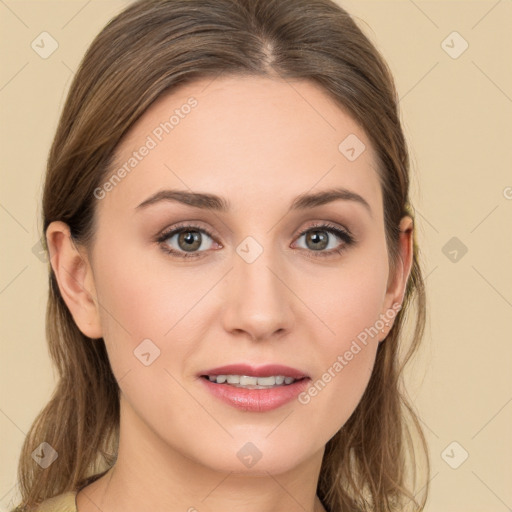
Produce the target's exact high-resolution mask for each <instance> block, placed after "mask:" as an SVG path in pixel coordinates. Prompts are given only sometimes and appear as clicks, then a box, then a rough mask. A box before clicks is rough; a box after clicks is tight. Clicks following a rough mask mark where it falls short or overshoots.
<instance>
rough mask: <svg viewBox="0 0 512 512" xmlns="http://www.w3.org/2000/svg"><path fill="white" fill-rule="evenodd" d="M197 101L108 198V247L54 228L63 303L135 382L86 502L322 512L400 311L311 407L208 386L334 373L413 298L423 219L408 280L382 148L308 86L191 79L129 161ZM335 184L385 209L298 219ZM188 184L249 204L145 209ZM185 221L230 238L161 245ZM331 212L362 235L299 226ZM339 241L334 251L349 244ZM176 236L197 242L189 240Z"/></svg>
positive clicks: (132, 138)
mask: <svg viewBox="0 0 512 512" xmlns="http://www.w3.org/2000/svg"><path fill="white" fill-rule="evenodd" d="M190 96H194V97H195V98H196V99H197V101H198V105H197V107H195V108H194V109H192V111H191V112H190V114H188V115H187V116H186V117H185V118H184V119H182V120H180V123H179V125H177V126H176V127H175V128H174V129H173V131H172V132H170V133H169V134H167V135H165V136H164V138H163V140H162V141H161V142H159V143H158V145H157V147H156V148H155V149H153V150H151V151H150V152H149V154H148V155H147V156H146V157H145V158H144V159H143V160H142V161H141V162H140V163H138V165H137V167H136V168H135V169H134V170H132V171H131V173H130V174H129V175H127V176H126V177H125V178H124V179H123V180H122V181H121V182H120V183H119V184H117V185H116V186H115V187H114V188H113V190H111V191H110V192H108V193H107V194H106V196H105V197H104V198H103V199H101V200H97V211H96V214H97V220H98V224H97V232H96V237H95V240H94V244H93V245H92V247H89V248H85V247H77V246H75V244H73V243H72V242H71V240H70V238H69V230H68V227H67V225H66V224H64V223H62V222H54V223H52V224H51V225H50V226H49V227H48V230H47V240H48V244H49V248H50V256H51V262H52V266H53V269H54V271H55V274H56V276H57V280H58V283H59V287H60V290H61V293H62V295H63V298H64V300H65V301H66V304H67V305H68V307H69V310H70V311H71V313H72V315H73V318H74V320H75V322H76V324H77V325H78V327H79V328H80V330H81V331H82V332H83V333H84V334H85V335H87V336H89V337H91V338H100V337H103V338H104V340H105V343H106V346H107V350H108V355H109V359H110V362H111V365H112V369H113V372H114V374H115V377H116V379H117V380H118V382H119V385H120V388H121V391H122V393H121V435H120V445H119V455H118V460H117V463H116V464H115V466H114V468H113V469H111V470H110V471H109V472H108V473H107V474H106V475H105V476H103V477H102V478H100V479H99V480H97V481H96V482H94V483H92V484H90V485H89V486H87V487H85V488H84V489H83V490H82V491H81V492H80V493H79V494H78V498H77V503H78V510H79V511H80V512H97V511H98V510H102V511H104V512H114V511H124V512H130V511H136V510H153V511H164V510H165V511H167V512H168V511H176V512H177V511H185V510H190V512H192V510H194V509H191V507H194V508H195V509H196V510H200V511H220V510H235V509H236V510H244V511H245V512H256V511H258V512H260V511H261V510H265V511H267V512H277V511H281V510H292V511H299V510H300V511H301V512H302V511H304V510H305V511H307V512H311V511H315V512H318V511H321V510H324V509H323V507H322V506H321V504H320V502H319V500H318V498H317V497H316V486H317V482H318V477H319V472H320V466H321V461H322V456H323V453H324V449H325V444H326V443H327V441H328V440H329V439H330V438H331V437H332V436H333V435H334V434H335V433H336V432H337V431H338V430H339V429H340V428H341V427H342V426H343V425H344V424H345V422H346V421H347V420H348V418H349V417H350V415H351V414H352V412H353V411H354V409H355V408H356V406H357V404H358V402H359V401H360V399H361V396H362V394H363V392H364V390H365V388H366V386H367V384H368V381H369V378H370V375H371V371H372V369H373V365H374V361H375V354H376V350H377V347H378V344H379V342H380V341H381V340H383V339H384V338H385V336H386V334H387V332H388V330H389V329H390V328H391V326H392V324H393V320H391V321H390V322H389V326H386V327H385V328H384V330H383V331H382V332H380V331H379V336H376V337H374V338H373V339H370V340H369V342H368V344H367V345H366V346H362V350H361V351H360V352H359V353H358V354H357V355H356V356H354V358H353V359H352V360H351V361H350V362H349V363H348V364H347V365H346V366H345V367H344V368H343V370H342V371H341V372H339V373H338V374H337V375H336V377H335V378H333V379H332V380H331V382H329V383H328V384H327V385H326V386H325V388H324V389H323V390H322V391H321V392H319V393H318V394H317V396H315V397H314V398H313V399H312V400H311V401H310V402H309V403H308V404H301V403H299V402H298V401H297V400H293V401H291V402H289V403H287V404H285V405H284V406H282V407H279V408H278V409H275V410H272V411H268V412H263V413H256V412H247V411H241V410H238V409H235V408H233V407H231V406H230V405H227V404H225V403H223V402H221V401H219V400H218V399H217V398H215V397H213V396H212V395H211V394H209V393H208V392H207V391H205V390H204V388H203V385H202V382H200V381H199V379H198V376H197V373H198V372H200V371H201V370H205V369H210V368H214V367H216V366H220V365H224V364H229V363H238V362H248V363H252V364H254V365H259V364H265V363H281V364H285V365H288V366H291V367H294V368H298V369H300V370H302V371H304V372H306V373H307V374H308V375H309V376H310V377H311V378H312V380H313V381H316V380H317V379H319V378H321V376H322V374H324V372H326V371H327V369H328V368H329V367H332V365H333V363H334V362H335V361H336V360H337V357H338V355H340V354H344V353H345V352H346V351H347V350H348V349H349V348H350V345H351V343H352V341H353V340H354V339H355V338H356V336H357V335H358V334H359V333H361V332H362V331H364V329H365V328H369V327H370V326H372V325H374V324H375V322H376V320H378V319H379V315H380V314H385V313H386V312H387V311H389V310H390V309H392V306H393V304H397V303H398V304H401V303H402V300H403V296H404V292H405V286H406V282H407V279H408V277H409V273H410V269H411V262H412V220H411V219H410V218H409V217H404V219H402V223H401V226H400V228H401V231H402V232H401V238H400V254H401V260H402V264H401V265H400V266H399V268H398V269H397V272H396V273H395V274H394V275H392V274H390V273H389V268H388V265H389V262H388V254H387V247H386V241H385V232H384V218H383V200H382V192H381V189H380V185H379V181H378V175H377V171H376V169H377V161H376V158H375V154H374V152H373V149H372V146H371V144H370V141H369V139H368V137H367V136H366V134H365V133H364V131H363V130H362V129H361V128H360V127H359V126H358V125H357V124H356V123H355V122H354V120H353V119H352V118H351V117H350V116H349V115H348V114H347V113H346V112H344V111H343V110H342V109H340V108H339V107H338V106H337V105H336V104H334V103H333V101H332V100H331V99H330V98H329V97H328V96H327V95H326V94H325V93H323V91H322V90H321V89H320V88H319V87H317V86H316V85H314V84H312V83H310V82H306V81H297V82H293V86H292V83H287V82H285V81H280V80H273V79H272V80H271V79H268V78H255V77H244V78H241V77H230V78H229V77H228V78H222V79H217V80H215V81H212V79H209V80H201V81H199V82H195V83H193V84H186V85H185V86H184V87H181V88H180V89H176V90H174V91H173V92H172V94H170V95H167V96H165V97H162V98H160V99H159V100H158V101H157V102H156V103H154V104H153V105H152V106H151V107H150V109H149V110H148V111H147V112H146V113H145V114H144V115H143V116H142V117H141V118H140V119H139V120H138V122H137V123H136V124H135V125H134V127H133V128H132V130H131V131H130V132H129V134H128V136H127V137H126V138H125V139H123V141H122V142H121V144H120V145H119V146H118V150H117V160H116V164H117V165H122V164H123V163H124V162H126V161H127V160H128V158H129V157H130V156H131V154H132V152H133V151H134V150H137V149H138V148H140V146H141V145H142V144H144V142H145V140H146V138H147V136H148V135H150V134H151V133H152V131H153V130H154V129H155V127H157V126H158V125H159V124H160V123H161V122H163V121H164V120H166V119H168V118H169V115H170V114H169V113H172V111H173V110H174V109H175V108H180V106H181V105H183V104H184V103H186V101H187V99H188V98H189V97H190ZM349 134H355V135H356V136H357V137H358V138H359V139H360V140H361V141H363V143H364V144H365V145H366V150H365V151H364V152H363V153H362V154H361V155H360V156H359V157H358V158H357V159H356V160H355V161H353V162H351V161H349V160H348V159H347V158H346V157H345V156H344V155H343V154H342V153H341V152H340V151H339V150H338V146H339V144H340V142H341V141H342V140H344V139H345V138H346V137H347V135H349ZM331 187H345V188H348V189H350V190H352V191H354V192H356V193H358V194H360V195H361V196H362V197H363V198H364V199H365V200H366V201H367V202H368V203H369V205H370V207H371V215H370V213H369V212H368V211H367V210H366V209H365V208H364V207H363V206H362V205H361V204H359V203H357V202H355V201H348V200H337V201H334V202H331V203H328V204H325V205H322V206H318V207H315V208H311V209H307V210H304V211H295V212H287V210H288V205H289V204H290V203H291V201H292V200H293V199H295V197H296V196H298V195H300V194H303V193H305V192H317V191H320V190H324V189H327V188H331ZM174 188H178V189H187V190H191V191H194V192H208V193H213V194H217V195H220V196H223V197H225V198H226V199H228V200H229V201H230V202H231V203H232V210H231V211H229V212H227V213H221V212H212V211H207V210H201V209H198V208H194V207H191V206H187V205H183V204H179V203H176V202H165V201H163V202H161V203H158V204H155V205H153V206H150V207H148V208H144V209H140V211H139V210H136V207H137V205H139V204H140V203H141V202H142V201H144V200H145V199H147V198H148V197H149V196H150V195H152V194H153V193H155V192H157V191H159V190H162V189H174ZM185 221H194V224H199V225H200V226H201V227H204V228H206V229H208V230H210V231H211V232H212V234H213V235H214V238H213V239H212V238H210V237H209V236H208V235H206V234H202V236H203V244H202V245H201V249H200V250H197V249H196V252H201V253H202V255H201V256H200V257H198V258H190V259H188V260H183V259H180V258H179V257H177V256H171V255H169V254H167V253H165V252H164V251H163V249H162V246H163V245H164V244H163V243H162V244H160V245H159V244H158V243H156V242H155V241H154V239H155V237H156V236H157V235H158V234H159V233H160V232H161V231H163V230H164V229H165V228H167V227H172V226H174V225H176V224H177V223H178V222H185ZM325 221H327V222H330V223H332V224H335V225H336V226H338V227H341V228H345V229H348V230H350V232H351V233H352V234H353V235H354V236H355V237H356V240H357V243H356V244H355V245H352V246H346V247H345V250H344V251H343V252H342V253H341V254H336V253H332V254H331V255H330V256H326V257H323V258H322V257H321V256H318V254H319V251H316V252H315V250H314V246H312V244H311V243H310V244H309V245H308V244H307V235H302V236H300V235H299V234H300V233H301V232H302V230H304V229H306V228H309V227H310V226H311V225H312V224H313V223H314V222H325ZM323 233H324V236H328V237H329V246H328V247H327V248H324V249H321V251H323V252H324V253H325V252H329V250H331V249H332V248H336V247H339V246H342V245H343V244H344V243H345V242H344V241H343V240H341V239H338V238H337V237H336V236H335V235H334V234H331V233H328V232H327V234H326V233H325V232H323ZM247 236H251V237H253V238H254V239H255V240H256V241H257V242H258V243H259V245H260V246H261V248H262V249H263V252H262V253H261V255H260V256H259V257H258V258H257V259H256V260H255V261H254V262H252V263H248V262H247V261H245V260H244V259H243V258H241V257H240V256H239V255H238V253H237V252H236V249H237V247H238V245H239V244H240V243H241V242H242V241H243V240H244V239H245V238H246V237H247ZM165 243H166V244H167V245H171V247H172V248H174V249H175V250H177V251H180V250H181V252H182V253H184V252H185V250H184V249H183V247H184V245H185V244H183V243H182V244H181V245H179V244H178V236H177V235H175V236H174V237H173V238H172V239H168V240H167V242H165ZM311 247H313V248H311ZM146 338H149V339H151V340H152V342H153V343H154V344H155V345H157V346H158V348H159V349H160V356H159V357H158V358H157V359H155V360H154V362H152V364H150V365H149V366H145V365H143V364H142V363H141V362H140V361H139V360H138V359H137V358H136V357H134V353H133V351H134V349H135V348H136V347H137V346H138V345H139V344H140V343H141V341H142V340H143V339H146ZM247 442H251V443H253V444H254V445H255V446H256V447H257V448H258V450H259V451H260V452H261V454H262V457H261V459H260V460H259V461H258V462H257V463H256V464H255V465H254V466H252V467H251V468H248V467H246V466H245V465H244V464H242V463H241V461H240V459H239V458H238V457H237V452H238V451H239V450H240V449H241V448H242V447H243V446H244V445H245V444H246V443H247Z"/></svg>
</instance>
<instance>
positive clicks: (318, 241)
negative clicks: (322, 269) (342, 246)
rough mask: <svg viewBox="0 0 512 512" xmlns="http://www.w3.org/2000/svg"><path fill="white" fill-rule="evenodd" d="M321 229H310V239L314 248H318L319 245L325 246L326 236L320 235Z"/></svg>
mask: <svg viewBox="0 0 512 512" xmlns="http://www.w3.org/2000/svg"><path fill="white" fill-rule="evenodd" d="M322 233H323V232H322V231H312V233H311V237H310V240H311V241H313V245H314V247H315V248H318V247H319V246H320V247H321V248H324V247H325V242H326V240H327V237H326V236H325V234H323V235H322Z"/></svg>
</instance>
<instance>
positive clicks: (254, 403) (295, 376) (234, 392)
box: [198, 364, 311, 413]
mask: <svg viewBox="0 0 512 512" xmlns="http://www.w3.org/2000/svg"><path fill="white" fill-rule="evenodd" d="M220 375H222V376H224V377H226V376H246V377H273V376H274V377H276V376H280V378H283V377H284V378H285V379H286V380H290V381H293V382H291V383H289V384H287V383H286V381H285V382H284V383H282V382H281V385H276V386H273V387H268V388H266V389H251V388H253V387H254V386H250V388H247V387H236V385H235V386H234V385H232V384H229V383H228V382H226V381H224V377H223V378H222V379H221V378H219V379H218V380H221V381H222V382H221V383H219V382H211V379H214V378H215V377H216V376H220ZM198 377H201V378H200V379H199V381H200V384H201V385H202V386H203V389H205V390H206V391H207V392H208V393H210V394H211V395H213V396H214V397H216V398H217V399H219V400H220V401H221V402H224V403H225V404H228V405H230V406H232V407H234V408H236V409H239V410H242V411H246V412H258V413H263V412H267V411H271V410H273V409H277V408H279V407H282V406H284V405H285V404H287V403H290V402H292V401H293V400H294V399H296V397H297V396H298V395H299V394H300V393H301V392H303V391H304V390H305V389H306V388H307V386H308V385H309V382H310V380H311V379H310V377H309V376H308V375H307V374H306V373H305V372H303V371H301V370H298V369H297V368H291V367H289V366H284V365H281V364H268V365H264V366H251V365H248V364H231V365H226V366H219V367H217V368H211V369H209V370H205V371H204V372H200V373H199V374H198ZM214 380H215V379H214ZM228 380H229V379H228ZM235 380H236V378H235Z"/></svg>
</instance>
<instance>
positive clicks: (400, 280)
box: [381, 215, 414, 341]
mask: <svg viewBox="0 0 512 512" xmlns="http://www.w3.org/2000/svg"><path fill="white" fill-rule="evenodd" d="M398 250H399V257H398V262H397V267H396V268H395V272H394V274H393V273H390V276H389V279H388V284H387V289H386V296H385V300H384V309H383V311H382V312H381V313H382V314H383V315H384V316H385V318H386V320H385V322H386V325H385V326H384V328H383V331H382V332H383V333H384V336H383V339H382V340H381V341H383V340H384V339H385V337H386V336H387V334H388V333H389V331H390V330H391V328H392V327H393V323H394V319H395V317H396V314H397V313H398V311H399V310H400V309H401V306H402V303H403V300H404V296H405V290H406V288H407V281H408V279H409V275H410V273H411V269H412V262H413V256H414V223H413V220H412V218H411V217H409V216H408V215H406V216H404V217H402V220H401V221H400V238H399V243H398ZM391 312H393V313H391ZM386 313H387V314H386Z"/></svg>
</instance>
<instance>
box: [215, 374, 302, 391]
mask: <svg viewBox="0 0 512 512" xmlns="http://www.w3.org/2000/svg"><path fill="white" fill-rule="evenodd" d="M208 379H209V380H210V382H216V383H217V384H224V383H227V384H232V385H234V386H236V387H248V388H252V389H265V388H267V387H274V386H281V385H283V383H284V384H291V383H292V382H295V380H296V379H294V378H293V377H284V376H283V375H276V376H271V377H252V376H249V375H208Z"/></svg>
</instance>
